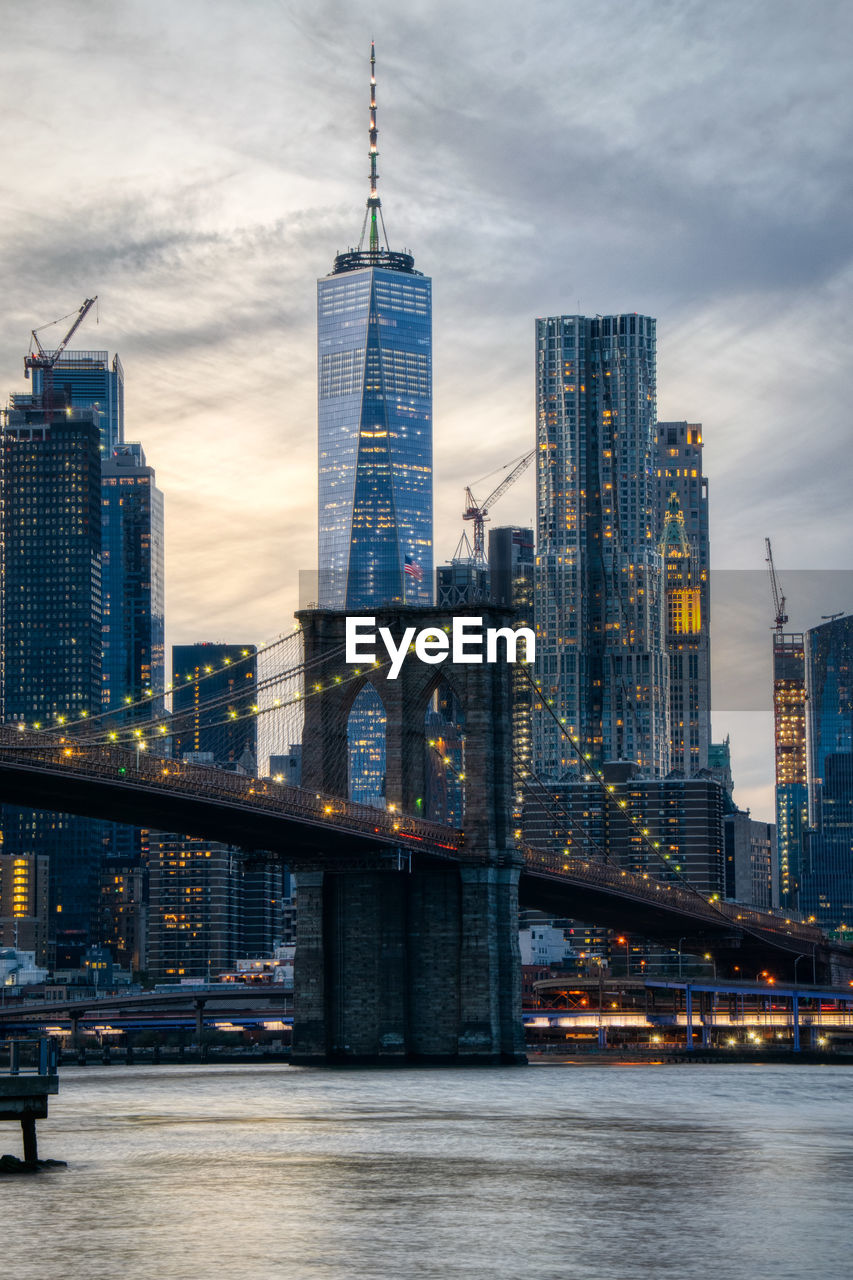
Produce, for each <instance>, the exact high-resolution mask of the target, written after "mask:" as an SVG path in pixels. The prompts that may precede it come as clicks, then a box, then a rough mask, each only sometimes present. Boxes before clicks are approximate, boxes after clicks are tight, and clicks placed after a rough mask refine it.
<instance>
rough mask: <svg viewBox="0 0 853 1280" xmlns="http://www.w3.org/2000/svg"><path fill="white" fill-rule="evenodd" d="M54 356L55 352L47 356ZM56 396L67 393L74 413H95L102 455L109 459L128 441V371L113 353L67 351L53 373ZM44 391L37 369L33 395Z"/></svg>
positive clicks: (41, 376) (34, 377)
mask: <svg viewBox="0 0 853 1280" xmlns="http://www.w3.org/2000/svg"><path fill="white" fill-rule="evenodd" d="M47 354H48V355H50V354H52V353H51V352H48V353H47ZM53 388H54V394H56V393H61V392H64V393H65V395H66V397H67V399H68V402H69V403H70V404H71V406H72V407H73V408H74V409H87V410H89V411H92V412H94V414H95V420H96V422H97V423H98V427H99V430H100V435H101V440H100V452H101V456H102V457H104V458H109V457H110V455H111V453H112V451H113V449H114V448H115V447H116V445H118V444H122V443H123V441H124V369H123V368H122V363H121V360H119V358H118V356H117V355H116V356H113V359H112V362H110V353H109V351H74V350H72V349H71V348H70V347H66V348H65V350H64V351H63V352H62V353H61V355H60V357H59V360H58V361H57V363H56V365H55V366H54V369H53ZM43 390H44V374H43V373H42V371H41V369H33V393H34V395H37V396H40V395H41V394H42V392H43Z"/></svg>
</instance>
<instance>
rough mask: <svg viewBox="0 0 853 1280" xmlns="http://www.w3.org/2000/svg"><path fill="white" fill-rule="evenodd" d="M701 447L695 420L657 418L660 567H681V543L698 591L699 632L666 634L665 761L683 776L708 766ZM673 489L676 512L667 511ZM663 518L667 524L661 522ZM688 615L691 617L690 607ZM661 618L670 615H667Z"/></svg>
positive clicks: (707, 545)
mask: <svg viewBox="0 0 853 1280" xmlns="http://www.w3.org/2000/svg"><path fill="white" fill-rule="evenodd" d="M702 449H703V441H702V424H701V423H699V422H659V423H658V424H657V479H658V507H659V509H660V511H661V514H662V519H663V522H664V530H663V531H664V536H665V537H668V538H669V539H670V541H669V543H668V547H669V552H670V563H669V564H668V565H666V566H665V570H664V571H665V574H666V575H667V578H669V577H670V576H673V575H676V573H677V565H678V564H679V563H680V565H681V571H682V572H686V571H687V569H688V566H687V562H686V560H685V557H684V555H683V552H678V551H677V548H676V543H678V545H679V546H681V547H682V548H683V547H684V546H685V545H686V547H687V548H688V550H689V553H690V559H689V574H690V579H691V582H690V585H691V588H692V589H693V590H694V591H698V596H697V595H694V602H695V607H696V608H698V623H699V632H698V633H697V634H696V635H695V636H694V637H693V639H692V640H690V641H688V640H687V639H686V638H685V633H684V632H678V633H675V634H671V633H668V635H667V649H668V651H669V665H670V708H671V710H672V711H673V715H672V723H671V725H670V740H671V752H670V755H671V767H672V768H673V769H676V770H678V771H679V772H683V773H684V774H685V775H686V776H687V777H689V776H690V775H691V774H695V773H697V772H698V771H699V770H700V769H707V768H708V767H709V759H708V752H709V747H710V742H711V653H710V620H711V539H710V528H709V516H708V479H707V477H706V476H705V475H703V473H702ZM673 495H675V500H676V502H677V506H678V511H679V512H680V515H677V514H673V515H672V516H670V517H668V516H667V512H668V510H670V508H671V505H672V500H673ZM668 518H669V520H670V525H669V526H667V525H666V521H667V519H668ZM673 520H674V522H675V523H674V524H673ZM676 526H677V529H678V531H679V533H678V536H677V538H676V537H675V528H676ZM667 529H668V532H667ZM664 554H665V555H666V553H664ZM673 603H675V602H673ZM692 620H693V621H694V622H696V620H697V618H696V614H695V612H694V614H693V618H692ZM667 621H668V622H670V621H672V619H670V618H669V616H668V619H667ZM682 621H684V620H683V619H682ZM676 711H677V712H678V714H675V712H676ZM682 713H683V714H682Z"/></svg>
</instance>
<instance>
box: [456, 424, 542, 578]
mask: <svg viewBox="0 0 853 1280" xmlns="http://www.w3.org/2000/svg"><path fill="white" fill-rule="evenodd" d="M535 453H536V450H535V448H534V449H531V450H530V452H529V453H525V454H524V456H523V457H522V458H519V459H518V461H517V462H514V463H513V462H508V463H507V464H506V466H507V467H512V470H511V471H510V473H509V475H507V476H504V478H503V480H501V482H500V484H499V485H498V487H497V488H496V489H494V490H493V491H492V492H491V493H490V494H489V496H488V498H486V500H485V502H478V501H477V499H476V498H475V497H474V495H473V493H472V492H471V488H470V486H466V489H465V510H464V511H463V512H462V519H463V520H473V521H474V546H473V555H472V560H473V562H474V564H478V565H485V563H486V521H487V520H488V518H489V511H490V509H491V508H492V507H493V506H494V505H495V503H496V502H497V500H498V498H502V497H503V495H504V494H505V493H506V491H507V489H508V488H509V487H510V485H513V484H515V482H516V480H517V479H518V477H519V476H520V475H521V474H522V472H523V471H526V470H527V468H528V467H529V466H530V463H531V462H532V461H533V458H534V455H535ZM503 470H504V471H505V470H506V467H504V468H503Z"/></svg>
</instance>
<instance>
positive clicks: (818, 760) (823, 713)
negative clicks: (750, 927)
mask: <svg viewBox="0 0 853 1280" xmlns="http://www.w3.org/2000/svg"><path fill="white" fill-rule="evenodd" d="M806 690H807V703H806V705H807V708H808V788H809V830H808V833H807V836H806V841H805V858H804V865H803V869H802V877H801V881H800V910H801V911H803V912H805V913H806V914H807V915H814V916H816V917H817V919H818V921H819V923H821V924H823V925H825V926H829V927H835V928H837V927H838V926H839V925H844V926H845V927H846V928H847V929H850V928H851V927H853V615H848V616H847V617H843V618H835V619H834V620H833V621H831V622H826V623H824V625H823V626H821V627H814V628H813V629H812V630H811V631H808V632H806Z"/></svg>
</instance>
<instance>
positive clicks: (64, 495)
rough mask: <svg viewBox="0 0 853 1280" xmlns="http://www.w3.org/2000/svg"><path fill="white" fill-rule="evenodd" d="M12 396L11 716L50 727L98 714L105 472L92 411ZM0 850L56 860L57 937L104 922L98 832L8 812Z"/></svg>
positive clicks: (8, 509) (8, 448)
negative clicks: (99, 913)
mask: <svg viewBox="0 0 853 1280" xmlns="http://www.w3.org/2000/svg"><path fill="white" fill-rule="evenodd" d="M54 404H55V406H56V408H55V410H54V411H53V412H47V413H46V412H45V410H44V407H43V406H42V404H41V402H40V399H39V398H38V397H33V396H13V397H12V403H11V408H10V409H9V411H8V413H7V421H6V429H5V431H4V434H3V449H2V473H3V474H2V480H3V506H2V540H0V541H1V542H2V548H3V572H2V575H0V593H2V598H0V618H2V656H3V718H4V720H5V721H6V722H7V723H8V722H18V723H24V724H26V725H27V726H29V727H33V726H35V725H39V726H42V727H45V728H47V727H54V726H56V725H57V724H58V723H59V722H60V717H61V718H62V719H63V720H65V721H68V722H79V721H80V720H81V719H82V718H84V717H88V716H93V715H96V714H97V713H98V712H99V711H100V685H101V486H100V482H101V468H100V456H99V434H98V427H97V424H96V419H95V415H94V414H93V413H92V411H91V410H88V411H87V410H85V409H71V408H69V407H68V406H67V405H66V404H65V403H64V402H63V401H62V398H61V396H60V395H59V394H57V395H56V398H55V400H54ZM0 821H2V827H3V847H4V851H5V852H6V853H11V854H14V856H15V857H19V858H28V857H33V856H39V855H41V856H44V855H46V856H47V857H48V858H49V863H50V924H49V939H50V941H51V942H52V940H53V939H54V938H56V937H58V936H63V937H64V938H65V939H66V940H76V941H79V942H80V943H81V944H83V943H86V942H89V941H91V939H92V937H93V936H94V930H95V928H96V927H97V922H96V912H97V901H98V872H99V866H100V861H101V852H102V846H101V830H100V825H99V824H97V823H95V822H92V821H90V820H89V819H86V818H78V817H74V816H71V815H68V814H59V813H52V812H47V811H43V810H32V809H22V808H19V807H17V806H13V805H4V806H2V811H0Z"/></svg>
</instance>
